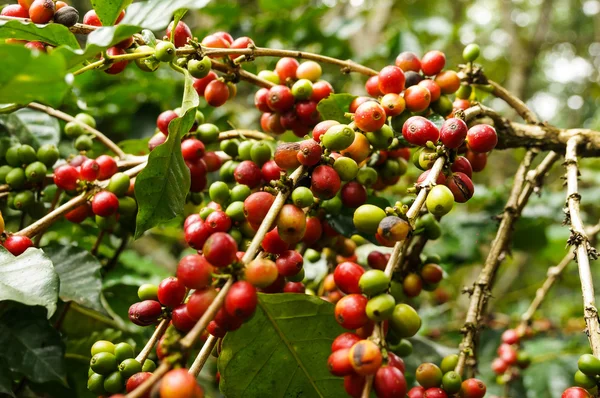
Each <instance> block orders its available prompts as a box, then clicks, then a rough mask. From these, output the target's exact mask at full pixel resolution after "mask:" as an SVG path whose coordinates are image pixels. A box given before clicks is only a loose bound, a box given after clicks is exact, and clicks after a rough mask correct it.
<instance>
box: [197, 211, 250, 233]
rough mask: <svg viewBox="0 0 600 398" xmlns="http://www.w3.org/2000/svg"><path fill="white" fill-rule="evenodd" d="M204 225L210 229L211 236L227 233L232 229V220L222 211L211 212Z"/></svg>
mask: <svg viewBox="0 0 600 398" xmlns="http://www.w3.org/2000/svg"><path fill="white" fill-rule="evenodd" d="M242 214H243V213H242ZM204 223H205V224H206V226H207V227H208V228H209V230H210V233H211V234H213V233H215V232H227V231H229V229H230V228H231V218H230V217H229V216H228V215H227V213H225V212H224V211H222V210H215V211H213V212H211V213H210V214H209V215H208V216H207V217H206V220H204Z"/></svg>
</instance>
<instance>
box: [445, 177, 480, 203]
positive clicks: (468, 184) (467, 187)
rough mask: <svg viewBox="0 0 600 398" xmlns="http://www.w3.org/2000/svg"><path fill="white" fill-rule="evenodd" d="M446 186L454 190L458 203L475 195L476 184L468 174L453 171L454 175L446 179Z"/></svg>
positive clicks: (453, 193)
mask: <svg viewBox="0 0 600 398" xmlns="http://www.w3.org/2000/svg"><path fill="white" fill-rule="evenodd" d="M446 186H447V187H448V188H450V191H452V195H454V201H455V202H456V203H465V202H467V201H468V200H469V199H471V198H472V197H473V194H474V193H475V186H474V185H473V181H471V179H470V178H469V177H467V175H466V174H463V173H460V172H458V173H452V176H451V177H450V178H448V179H447V180H446Z"/></svg>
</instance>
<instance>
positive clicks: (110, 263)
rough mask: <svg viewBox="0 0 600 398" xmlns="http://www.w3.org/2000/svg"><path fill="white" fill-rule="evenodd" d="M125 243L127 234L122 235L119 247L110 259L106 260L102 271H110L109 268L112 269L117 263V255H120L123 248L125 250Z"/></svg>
mask: <svg viewBox="0 0 600 398" xmlns="http://www.w3.org/2000/svg"><path fill="white" fill-rule="evenodd" d="M127 243H129V235H124V236H123V237H122V238H121V244H120V245H119V247H118V248H117V250H116V251H115V254H113V256H112V257H111V259H110V260H109V261H108V263H107V264H106V266H105V267H104V272H108V271H110V270H111V269H113V268H114V267H115V265H117V261H118V260H119V256H120V255H121V253H123V250H125V248H126V247H127Z"/></svg>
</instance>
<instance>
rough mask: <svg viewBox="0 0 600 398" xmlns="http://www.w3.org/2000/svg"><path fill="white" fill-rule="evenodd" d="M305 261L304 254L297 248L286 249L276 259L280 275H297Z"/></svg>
mask: <svg viewBox="0 0 600 398" xmlns="http://www.w3.org/2000/svg"><path fill="white" fill-rule="evenodd" d="M303 263H304V260H303V258H302V255H301V254H300V253H298V252H297V251H295V250H286V251H285V252H283V253H282V254H281V255H280V256H279V257H278V258H277V260H275V265H276V266H277V271H278V273H279V275H282V276H285V277H288V276H294V275H297V274H298V272H300V270H302V265H303Z"/></svg>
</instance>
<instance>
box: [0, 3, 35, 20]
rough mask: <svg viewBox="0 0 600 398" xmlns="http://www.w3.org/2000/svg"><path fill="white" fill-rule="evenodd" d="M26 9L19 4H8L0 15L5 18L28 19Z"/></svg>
mask: <svg viewBox="0 0 600 398" xmlns="http://www.w3.org/2000/svg"><path fill="white" fill-rule="evenodd" d="M27 10H28V9H27V8H25V7H23V6H22V5H20V4H9V5H7V6H6V7H4V8H3V9H2V12H0V15H4V16H5V17H16V18H29V12H28V11H27Z"/></svg>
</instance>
